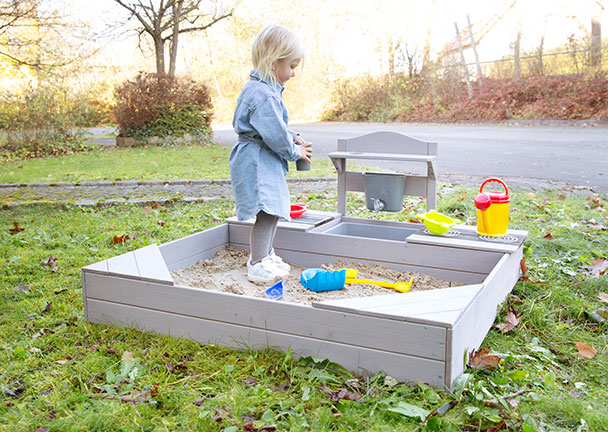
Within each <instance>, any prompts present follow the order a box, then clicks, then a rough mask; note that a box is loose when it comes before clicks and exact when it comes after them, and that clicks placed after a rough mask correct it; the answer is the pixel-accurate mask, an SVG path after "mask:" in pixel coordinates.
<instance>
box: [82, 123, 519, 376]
mask: <svg viewBox="0 0 608 432" xmlns="http://www.w3.org/2000/svg"><path fill="white" fill-rule="evenodd" d="M376 137H377V136H376ZM384 137H385V138H386V137H388V135H384ZM408 140H409V141H408V142H411V141H415V140H411V138H410V139H408ZM343 141H344V142H343V143H342V144H343V145H342V148H341V149H340V150H341V153H340V154H338V155H337V156H336V157H337V158H338V160H339V161H340V160H341V159H345V156H348V154H347V153H345V152H347V151H348V146H345V145H344V144H348V143H347V142H346V141H348V140H343ZM435 149H436V148H435ZM376 150H378V147H376ZM360 154H361V153H357V155H359V156H360ZM376 155H377V154H376ZM330 157H331V155H330ZM433 158H434V156H433V157H429V158H427V159H425V160H426V162H429V161H430V160H434V159H433ZM340 164H341V165H340V167H341V172H342V173H344V172H346V171H345V168H346V166H345V163H343V162H340ZM429 167H430V165H429ZM433 168H434V167H433ZM429 171H431V170H429ZM431 174H432V176H433V178H434V171H433V172H432V173H428V176H429V177H430V176H431ZM354 177H355V175H354V174H352V173H348V174H347V175H345V176H343V181H345V183H342V185H341V187H340V185H339V194H341V193H345V190H347V189H348V190H353V187H352V185H353V184H355V187H356V182H355V183H351V184H350V185H349V183H348V182H349V180H348V178H354ZM422 181H423V180H418V183H417V182H416V181H414V182H413V183H412V185H413V187H415V188H418V190H419V191H420V192H421V193H422V194H427V193H434V187H435V185H434V182H426V183H424V184H422V183H420V182H422ZM429 185H430V186H429ZM355 190H356V189H355ZM406 193H408V192H407V191H406ZM339 202H340V203H344V199H342V200H341V201H339ZM433 203H434V198H433ZM251 225H252V221H245V222H239V221H237V220H236V219H229V220H228V221H227V223H225V224H223V225H220V226H217V227H215V228H211V229H208V230H205V231H202V232H199V233H196V234H193V235H191V236H188V237H185V238H182V239H179V240H175V241H173V242H170V243H167V244H163V245H160V246H157V245H151V246H147V247H144V248H141V249H138V250H135V251H133V252H128V253H126V254H123V255H120V256H117V257H114V258H110V259H108V260H105V261H101V262H99V263H96V264H92V265H89V266H87V267H84V268H83V269H82V284H83V296H84V311H85V318H86V319H87V320H88V321H90V322H94V323H106V324H112V325H117V326H123V327H133V328H138V329H141V330H144V331H154V332H158V333H162V334H169V335H172V336H175V337H184V338H188V339H192V340H196V341H199V342H201V343H204V344H217V345H224V346H230V347H235V348H239V349H254V350H257V349H264V348H267V347H273V348H276V349H279V350H283V351H284V350H287V349H289V348H291V349H292V350H293V352H294V354H295V355H298V356H309V355H310V356H314V357H322V358H329V359H331V360H332V361H334V362H337V363H339V364H341V365H343V366H344V367H346V368H347V369H349V370H353V371H359V372H361V371H362V370H366V371H368V372H369V373H375V372H378V371H385V372H386V373H387V374H389V375H391V376H393V377H395V378H397V379H399V380H402V381H407V382H419V381H422V382H427V383H429V384H430V385H433V386H435V387H438V388H451V387H452V385H453V383H454V381H455V379H456V378H457V377H458V376H459V375H460V374H461V373H462V372H463V371H464V368H465V365H466V354H467V353H468V352H471V351H472V350H474V349H477V348H479V346H480V345H481V343H482V341H483V339H484V338H485V336H486V334H487V332H488V331H489V330H490V328H491V326H492V324H493V322H494V319H495V317H496V311H497V307H498V306H499V305H500V303H502V302H503V301H504V299H505V297H506V296H507V294H508V293H509V292H510V291H511V289H512V288H513V286H514V285H515V283H516V282H517V279H518V277H519V268H520V260H521V258H522V248H523V241H524V240H525V238H526V235H527V233H526V232H525V231H516V230H510V231H509V232H508V236H507V237H505V238H499V239H487V238H482V237H480V236H479V235H477V234H476V233H475V227H472V226H464V225H458V226H457V227H455V228H453V229H452V230H450V232H449V233H448V234H447V235H444V236H435V235H431V234H429V233H427V232H426V231H425V229H424V225H422V224H415V223H404V222H389V221H379V220H369V219H361V218H352V217H347V216H345V215H344V214H340V213H328V212H315V211H308V212H307V213H305V215H304V216H303V217H301V218H299V219H294V220H293V221H292V222H280V223H279V228H278V230H277V234H276V238H275V243H274V247H275V250H276V251H277V254H278V255H279V256H281V257H283V258H284V259H285V260H286V261H288V262H290V263H292V264H296V265H299V266H302V267H320V266H321V265H323V264H329V263H332V262H335V261H338V260H346V261H351V262H360V263H372V264H382V265H385V266H387V267H389V268H392V269H395V270H399V271H402V270H408V271H413V272H418V273H422V274H427V275H429V276H434V277H438V278H441V279H444V280H446V281H450V282H454V283H459V284H464V285H462V286H458V287H452V288H445V289H440V290H429V291H417V292H409V293H395V294H385V295H379V296H373V297H365V298H351V299H344V300H328V301H321V302H317V303H313V304H310V305H308V304H296V303H290V302H288V301H277V300H268V299H265V298H257V297H251V296H247V295H238V294H231V293H224V292H217V291H209V290H203V289H197V288H192V287H187V286H179V285H176V284H175V283H174V281H173V279H172V277H171V274H170V272H171V271H174V270H178V269H184V268H188V267H190V266H192V265H194V264H195V263H196V262H198V261H199V260H202V259H210V258H212V257H213V256H214V255H215V253H216V252H217V251H218V250H219V249H221V248H225V247H226V246H232V247H234V248H236V249H248V248H249V244H248V239H249V232H250V230H251ZM261 289H262V288H261Z"/></svg>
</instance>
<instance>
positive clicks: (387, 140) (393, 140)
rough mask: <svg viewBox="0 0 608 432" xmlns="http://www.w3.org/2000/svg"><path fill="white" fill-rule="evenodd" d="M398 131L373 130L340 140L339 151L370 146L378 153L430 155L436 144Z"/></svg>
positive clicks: (355, 150)
mask: <svg viewBox="0 0 608 432" xmlns="http://www.w3.org/2000/svg"><path fill="white" fill-rule="evenodd" d="M432 144H434V143H428V142H424V141H420V140H418V139H416V138H412V137H409V136H407V135H403V134H401V133H397V132H390V131H381V132H372V133H369V134H366V135H361V136H358V137H355V138H348V139H344V140H338V151H347V152H365V151H369V150H370V148H372V149H373V150H374V152H376V153H408V154H412V155H415V154H419V155H429V154H436V153H432V151H433V149H435V150H436V146H432Z"/></svg>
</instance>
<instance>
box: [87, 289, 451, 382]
mask: <svg viewBox="0 0 608 432" xmlns="http://www.w3.org/2000/svg"><path fill="white" fill-rule="evenodd" d="M89 308H90V311H89V317H90V319H91V322H96V323H105V324H111V325H118V326H122V327H133V328H137V329H139V330H144V331H153V332H156V333H162V334H169V335H171V336H174V337H184V338H188V339H192V340H196V341H199V342H201V343H212V344H217V345H225V346H230V347H234V348H237V349H243V350H244V349H254V350H259V349H264V348H267V347H273V348H275V349H280V350H287V349H292V350H293V352H294V355H296V356H298V357H300V356H314V357H321V358H329V359H331V360H332V361H335V362H337V363H339V364H341V365H342V366H344V367H345V368H347V369H349V370H353V371H357V372H359V373H361V372H363V371H367V372H371V373H375V372H379V371H385V372H386V373H387V374H389V375H391V376H393V377H395V378H397V379H398V380H401V381H406V382H419V381H422V382H427V383H429V384H430V385H433V386H435V387H438V388H441V387H442V386H443V385H444V381H445V377H444V373H445V365H444V362H443V361H440V360H432V359H427V358H421V357H415V356H409V355H403V354H396V353H394V352H388V351H382V350H375V349H369V348H364V347H361V346H356V345H349V344H344V343H336V342H331V341H327V340H320V339H316V338H311V337H306V336H300V335H294V334H287V333H284V332H278V331H271V330H265V329H258V328H251V327H249V326H243V325H234V324H230V323H225V322H219V321H213V320H207V319H203V318H195V317H192V316H187V315H180V314H172V313H167V312H162V311H158V310H152V309H145V308H139V307H134V306H128V305H122V304H116V303H111V302H105V301H97V300H90V301H89Z"/></svg>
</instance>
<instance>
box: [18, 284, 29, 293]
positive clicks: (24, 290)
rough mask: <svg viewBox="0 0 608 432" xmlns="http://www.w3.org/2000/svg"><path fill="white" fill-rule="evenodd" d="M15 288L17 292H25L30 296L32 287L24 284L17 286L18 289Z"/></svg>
mask: <svg viewBox="0 0 608 432" xmlns="http://www.w3.org/2000/svg"><path fill="white" fill-rule="evenodd" d="M14 288H15V289H16V290H19V291H23V292H24V293H26V294H29V292H30V287H29V286H27V285H22V284H19V285H17V286H16V287H14Z"/></svg>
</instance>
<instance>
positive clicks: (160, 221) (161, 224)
mask: <svg viewBox="0 0 608 432" xmlns="http://www.w3.org/2000/svg"><path fill="white" fill-rule="evenodd" d="M156 224H157V225H160V226H165V222H164V221H162V220H159V221H158V222H156Z"/></svg>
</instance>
